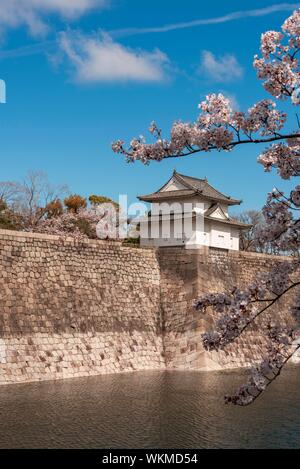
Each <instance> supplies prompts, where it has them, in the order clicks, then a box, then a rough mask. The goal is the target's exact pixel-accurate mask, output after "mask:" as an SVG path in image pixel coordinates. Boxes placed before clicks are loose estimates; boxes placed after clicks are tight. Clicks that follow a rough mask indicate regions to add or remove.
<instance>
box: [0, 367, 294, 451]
mask: <svg viewBox="0 0 300 469" xmlns="http://www.w3.org/2000/svg"><path fill="white" fill-rule="evenodd" d="M243 374H244V372H209V373H206V372H197V371H195V372H194V371H188V372H185V371H167V372H159V371H147V372H134V373H125V374H116V375H102V376H96V377H88V378H80V379H72V380H65V381H47V382H41V383H30V384H19V385H9V386H1V387H0V419H1V429H0V448H41V447H43V448H156V447H158V448H300V366H290V367H288V368H287V369H286V370H285V371H284V372H283V374H282V376H280V377H279V378H278V379H277V381H276V382H275V383H274V384H273V385H272V386H271V387H270V388H269V390H268V392H266V393H265V395H264V396H263V397H261V398H260V399H259V400H257V401H256V403H255V404H253V405H251V406H249V407H246V408H240V407H234V406H230V405H225V404H224V401H223V396H224V394H226V393H227V392H228V391H230V390H232V389H234V388H235V387H236V386H237V385H238V384H239V383H240V382H241V381H242V380H243V379H245V376H244V375H243Z"/></svg>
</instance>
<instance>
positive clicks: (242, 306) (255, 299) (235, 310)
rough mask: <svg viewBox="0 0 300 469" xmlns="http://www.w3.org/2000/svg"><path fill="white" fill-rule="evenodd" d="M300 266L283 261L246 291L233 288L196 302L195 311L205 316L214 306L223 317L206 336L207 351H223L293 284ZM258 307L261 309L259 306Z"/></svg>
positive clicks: (204, 340) (206, 296) (204, 338)
mask: <svg viewBox="0 0 300 469" xmlns="http://www.w3.org/2000/svg"><path fill="white" fill-rule="evenodd" d="M298 267H299V264H298V262H282V263H281V264H279V265H278V266H277V267H276V268H275V269H274V270H272V271H271V272H268V273H263V274H261V275H260V276H259V277H257V278H256V279H255V280H254V282H253V283H251V284H250V285H249V286H248V287H247V288H245V289H243V290H242V289H239V288H236V287H235V288H234V289H232V290H231V291H229V292H224V293H207V294H204V295H202V296H200V298H198V299H197V300H196V301H195V304H194V307H195V309H196V310H198V311H200V312H202V313H205V312H206V309H207V308H208V307H213V309H214V311H216V312H217V313H218V314H219V316H220V318H219V319H218V320H217V321H216V324H215V326H214V330H212V331H208V332H205V333H204V334H203V345H204V348H205V349H206V350H219V349H223V348H224V347H226V345H228V344H229V343H231V342H233V341H234V340H235V339H236V338H237V337H238V336H240V335H241V334H242V332H243V331H244V330H245V329H246V328H247V326H248V325H249V324H250V323H251V322H252V321H253V320H254V319H255V318H256V317H257V316H259V314H260V313H261V308H260V307H259V306H260V305H261V304H262V302H264V306H263V307H264V308H265V307H266V306H268V304H271V303H272V304H273V303H274V302H275V301H276V300H277V298H278V297H280V296H281V295H283V294H284V293H285V292H286V291H287V290H288V289H289V287H290V286H291V285H294V284H293V281H292V280H291V278H290V276H291V274H292V273H293V272H294V271H295V270H296V269H297V268H298ZM258 305H259V306H258Z"/></svg>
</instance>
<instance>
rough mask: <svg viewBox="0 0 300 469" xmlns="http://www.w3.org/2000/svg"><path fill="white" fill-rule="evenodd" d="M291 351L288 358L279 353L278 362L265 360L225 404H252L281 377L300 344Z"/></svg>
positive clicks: (226, 399) (227, 398) (226, 397)
mask: <svg viewBox="0 0 300 469" xmlns="http://www.w3.org/2000/svg"><path fill="white" fill-rule="evenodd" d="M291 349H292V350H291V351H290V352H289V353H288V354H287V355H286V356H284V355H283V353H282V352H281V354H280V353H277V354H278V357H277V360H274V359H273V360H270V359H267V360H264V361H263V362H262V363H261V364H260V366H259V367H257V368H254V369H253V370H252V373H251V377H250V379H249V380H248V382H247V383H246V384H244V385H242V386H241V387H240V388H239V389H238V390H237V391H236V392H235V394H233V395H231V396H228V395H227V396H225V402H226V403H232V404H235V405H239V406H247V405H249V404H252V403H253V402H254V401H255V400H256V399H257V398H258V397H259V396H260V395H261V394H262V393H263V392H264V391H265V390H266V389H267V387H268V386H270V384H272V382H273V381H274V380H275V379H276V378H277V377H278V376H279V375H280V373H281V370H282V368H283V367H284V366H285V365H286V363H287V362H288V361H289V360H290V358H291V357H292V356H293V355H294V354H295V353H296V352H297V351H298V350H299V349H300V344H298V345H296V346H294V347H291ZM281 357H283V358H281Z"/></svg>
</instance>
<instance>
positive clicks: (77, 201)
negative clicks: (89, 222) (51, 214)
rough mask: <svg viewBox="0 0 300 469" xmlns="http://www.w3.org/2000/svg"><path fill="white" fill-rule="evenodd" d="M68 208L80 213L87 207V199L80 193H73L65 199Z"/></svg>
mask: <svg viewBox="0 0 300 469" xmlns="http://www.w3.org/2000/svg"><path fill="white" fill-rule="evenodd" d="M64 204H65V206H66V207H67V210H69V211H70V212H74V213H78V212H79V210H80V209H83V208H86V206H87V202H86V199H85V198H83V197H81V195H78V194H72V195H70V196H69V197H67V198H66V199H65V200H64Z"/></svg>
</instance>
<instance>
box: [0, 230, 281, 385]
mask: <svg viewBox="0 0 300 469" xmlns="http://www.w3.org/2000/svg"><path fill="white" fill-rule="evenodd" d="M278 261H281V259H280V258H278V257H272V256H265V255H259V254H249V253H242V252H234V251H229V252H228V251H222V250H217V249H208V248H203V249H201V250H195V251H194V250H186V249H183V248H163V249H159V250H157V251H156V250H153V249H146V248H143V249H142V248H133V247H125V246H122V245H121V244H120V243H114V242H106V241H86V242H80V243H79V242H75V241H74V240H71V239H66V240H64V241H62V240H61V239H60V238H58V237H56V236H47V235H38V234H29V233H27V234H25V233H18V232H12V231H4V230H0V291H1V296H0V384H6V383H16V382H26V381H35V380H45V379H58V378H67V377H77V376H87V375H93V374H101V373H115V372H121V371H132V370H146V369H164V368H168V369H174V368H176V369H179V368H184V369H201V370H208V369H220V368H222V369H223V368H233V367H239V366H248V365H250V363H251V362H252V361H253V359H259V358H260V357H261V356H262V354H263V352H264V349H265V347H266V340H265V338H264V337H263V335H262V334H261V332H260V328H259V326H258V325H254V326H253V327H252V328H251V330H250V331H249V332H248V333H246V334H244V335H243V337H242V338H241V339H239V340H238V341H237V343H235V344H232V345H231V346H229V347H228V348H227V349H226V352H220V353H215V352H213V353H207V352H205V351H204V350H203V347H202V342H201V334H202V333H203V332H204V331H205V330H207V329H209V328H211V327H212V325H213V323H214V321H215V317H214V315H213V314H208V315H206V316H203V315H201V314H200V313H199V312H195V311H194V310H193V300H194V299H195V298H196V297H197V296H198V295H199V294H200V293H203V292H207V291H218V290H220V289H221V290H223V289H224V288H226V287H228V286H229V285H230V284H236V283H238V284H240V285H243V284H247V283H248V282H249V281H250V280H251V278H253V276H254V275H255V273H257V272H258V271H265V270H269V269H270V267H271V265H273V264H274V262H278ZM285 311H286V305H281V306H280V305H279V308H278V309H277V311H273V312H272V314H273V315H274V317H275V318H277V320H278V319H280V320H283V321H285V320H286V315H285ZM274 313H275V314H274Z"/></svg>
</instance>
